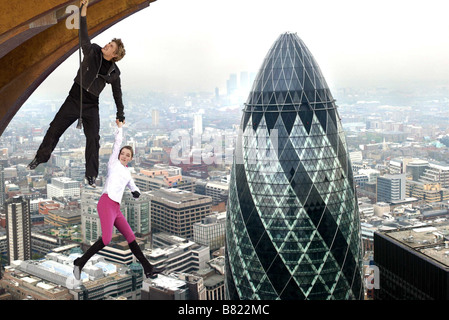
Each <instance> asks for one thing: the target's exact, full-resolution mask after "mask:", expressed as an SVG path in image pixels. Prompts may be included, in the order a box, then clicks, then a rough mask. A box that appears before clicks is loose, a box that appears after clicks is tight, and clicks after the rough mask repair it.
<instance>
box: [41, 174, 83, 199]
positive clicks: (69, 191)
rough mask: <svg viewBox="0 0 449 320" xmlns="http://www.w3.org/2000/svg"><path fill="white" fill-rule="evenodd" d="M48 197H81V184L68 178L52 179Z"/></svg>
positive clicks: (48, 185) (48, 188)
mask: <svg viewBox="0 0 449 320" xmlns="http://www.w3.org/2000/svg"><path fill="white" fill-rule="evenodd" d="M47 196H48V198H49V199H51V198H53V197H55V198H58V197H64V198H69V197H74V198H79V197H80V182H79V181H76V180H72V179H71V178H67V177H60V178H52V179H51V183H49V184H47Z"/></svg>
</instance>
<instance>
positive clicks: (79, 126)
mask: <svg viewBox="0 0 449 320" xmlns="http://www.w3.org/2000/svg"><path fill="white" fill-rule="evenodd" d="M83 5H84V4H81V7H80V9H79V20H78V21H79V27H80V29H78V39H79V49H78V53H79V61H80V117H79V119H78V123H77V125H76V128H77V129H81V128H82V127H83V119H82V117H83V69H82V68H81V63H82V59H81V9H83Z"/></svg>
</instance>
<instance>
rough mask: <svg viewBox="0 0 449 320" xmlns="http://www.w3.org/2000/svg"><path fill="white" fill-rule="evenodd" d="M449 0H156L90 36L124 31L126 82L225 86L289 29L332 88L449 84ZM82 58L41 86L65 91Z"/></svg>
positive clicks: (145, 86)
mask: <svg viewBox="0 0 449 320" xmlns="http://www.w3.org/2000/svg"><path fill="white" fill-rule="evenodd" d="M448 9H449V1H447V0H428V1H426V2H422V1H416V0H377V1H361V0H338V1H336V0H334V1H332V0H313V1H311V0H307V1H303V0H272V1H268V0H158V1H156V2H154V3H152V4H151V5H150V7H148V8H146V9H143V10H142V11H140V12H138V13H136V14H134V15H132V16H130V17H128V18H127V19H125V20H123V21H121V22H119V23H118V24H116V25H115V26H113V27H111V28H109V29H108V30H106V31H105V32H103V33H102V34H101V35H99V36H97V37H96V38H94V39H93V40H92V41H93V42H96V43H98V44H99V45H101V46H103V45H104V44H105V43H107V42H109V41H110V40H111V39H112V38H113V37H117V38H122V40H123V42H124V44H125V49H126V51H127V54H126V56H125V58H124V59H123V60H122V61H120V62H119V67H120V69H121V71H122V86H123V90H128V89H130V88H139V89H142V90H148V91H164V92H186V91H210V92H212V91H213V90H214V88H215V87H219V88H220V92H221V93H225V88H226V80H227V79H228V77H229V74H231V73H237V74H238V73H240V72H241V71H250V72H257V71H258V69H259V67H260V66H261V65H262V62H263V59H264V57H265V55H266V54H267V52H268V50H269V49H270V47H271V45H272V44H273V42H274V41H275V40H276V39H277V37H278V36H279V35H280V34H281V33H284V32H286V31H289V32H296V33H297V34H298V36H299V37H300V38H301V39H302V40H303V41H304V42H305V44H306V45H307V46H308V48H309V49H310V51H311V52H312V54H313V55H314V57H315V59H316V60H317V62H318V64H319V65H320V68H321V70H322V72H323V74H324V76H325V78H326V81H327V83H328V84H329V86H330V87H331V88H333V87H335V88H342V87H359V86H363V87H370V86H371V87H391V88H399V87H407V86H413V85H417V84H424V85H449V18H448V14H449V10H448ZM88 18H89V13H88ZM77 68H78V52H75V54H74V55H72V56H71V57H70V58H68V59H67V60H66V61H65V62H64V63H63V64H62V65H61V66H60V67H59V68H58V69H57V70H56V71H55V72H54V73H53V74H52V75H50V76H49V77H48V78H47V80H46V81H45V82H44V83H43V84H42V85H41V86H40V87H39V88H38V89H37V91H36V93H38V94H39V95H40V96H41V95H45V94H46V93H47V92H53V93H56V92H58V91H57V90H60V91H62V93H61V94H62V95H64V94H66V93H67V92H68V90H69V88H70V86H71V85H72V80H73V78H74V76H75V74H76V71H77ZM56 83H57V85H55V84H56ZM56 88H57V89H56Z"/></svg>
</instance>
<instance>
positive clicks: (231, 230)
mask: <svg viewBox="0 0 449 320" xmlns="http://www.w3.org/2000/svg"><path fill="white" fill-rule="evenodd" d="M357 206H358V204H357V200H356V194H355V187H354V183H353V174H352V166H351V162H350V158H349V154H348V150H347V146H346V141H345V134H344V132H343V128H342V124H341V121H340V117H339V114H338V111H337V106H336V105H335V100H334V98H333V97H332V95H331V92H330V90H329V88H328V86H327V84H326V81H325V79H324V77H323V75H322V74H321V71H320V68H319V67H318V64H317V63H316V61H315V59H314V58H313V56H312V54H311V53H310V51H309V50H308V48H307V47H306V46H305V44H304V43H303V42H302V40H301V39H300V38H299V37H298V36H297V35H296V34H293V33H285V34H282V35H281V36H280V37H279V38H278V39H277V40H276V41H275V43H274V44H273V46H272V47H271V49H270V50H269V52H268V54H267V56H266V58H265V59H264V62H263V65H262V67H261V69H260V71H259V73H258V75H257V76H256V79H255V81H254V84H253V87H252V90H251V92H250V94H249V97H248V100H247V102H246V104H245V107H244V110H243V116H242V121H241V126H240V135H239V137H238V139H237V145H236V150H235V156H234V163H233V165H232V171H231V181H230V186H229V202H228V207H227V216H226V218H227V221H226V224H227V227H226V291H227V293H226V294H227V296H228V298H229V299H232V300H236V299H242V300H243V299H245V300H246V299H248V300H259V299H262V300H274V299H281V300H284V299H286V300H287V299H289V300H291V299H294V300H303V299H309V300H312V299H315V300H317V299H322V300H325V299H337V300H339V299H362V298H363V283H362V268H361V261H362V257H361V252H362V250H361V238H360V222H359V213H358V207H357Z"/></svg>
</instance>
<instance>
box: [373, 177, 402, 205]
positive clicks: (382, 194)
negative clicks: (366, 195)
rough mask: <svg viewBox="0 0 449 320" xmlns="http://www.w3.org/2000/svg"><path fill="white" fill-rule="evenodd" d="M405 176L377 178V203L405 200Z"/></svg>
mask: <svg viewBox="0 0 449 320" xmlns="http://www.w3.org/2000/svg"><path fill="white" fill-rule="evenodd" d="M405 181H406V180H405V174H394V175H393V174H386V175H384V176H381V177H377V201H378V202H389V203H390V202H393V201H398V200H404V199H405V189H406V187H405Z"/></svg>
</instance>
